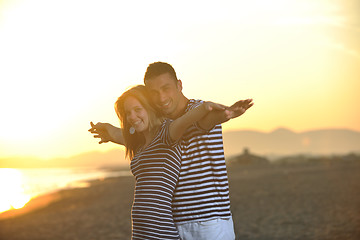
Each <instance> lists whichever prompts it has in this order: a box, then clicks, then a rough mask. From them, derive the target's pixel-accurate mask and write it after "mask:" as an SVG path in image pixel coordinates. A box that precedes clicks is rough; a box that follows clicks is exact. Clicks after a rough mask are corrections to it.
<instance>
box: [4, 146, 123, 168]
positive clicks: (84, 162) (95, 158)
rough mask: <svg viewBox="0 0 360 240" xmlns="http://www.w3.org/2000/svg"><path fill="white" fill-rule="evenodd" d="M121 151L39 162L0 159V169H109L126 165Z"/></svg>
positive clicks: (17, 158) (84, 154)
mask: <svg viewBox="0 0 360 240" xmlns="http://www.w3.org/2000/svg"><path fill="white" fill-rule="evenodd" d="M124 156H125V153H124V150H122V149H118V148H117V149H113V150H110V151H107V152H86V153H82V154H79V155H75V156H72V157H68V158H54V159H48V160H41V159H37V158H29V157H12V158H1V159H0V167H1V168H42V167H59V168H61V167H109V166H121V165H125V166H126V165H128V164H129V162H128V160H125V158H124Z"/></svg>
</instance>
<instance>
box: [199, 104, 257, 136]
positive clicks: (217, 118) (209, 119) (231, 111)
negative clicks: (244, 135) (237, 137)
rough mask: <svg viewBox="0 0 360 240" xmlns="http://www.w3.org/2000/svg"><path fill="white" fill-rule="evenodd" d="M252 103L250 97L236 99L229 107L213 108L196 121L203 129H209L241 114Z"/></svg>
mask: <svg viewBox="0 0 360 240" xmlns="http://www.w3.org/2000/svg"><path fill="white" fill-rule="evenodd" d="M218 105H219V104H218ZM253 105H254V103H253V100H252V99H246V100H240V101H237V102H236V103H234V104H233V105H231V106H230V107H226V108H225V111H224V110H221V109H220V110H218V109H215V108H214V111H211V112H209V113H208V114H207V115H206V116H205V117H204V118H202V119H200V120H199V121H198V125H199V127H200V128H202V129H204V130H210V129H212V128H213V127H214V126H215V125H217V124H221V123H224V122H227V121H229V120H230V119H233V118H237V117H239V116H241V115H242V114H244V113H245V112H246V111H247V110H248V109H249V108H250V107H252V106H253Z"/></svg>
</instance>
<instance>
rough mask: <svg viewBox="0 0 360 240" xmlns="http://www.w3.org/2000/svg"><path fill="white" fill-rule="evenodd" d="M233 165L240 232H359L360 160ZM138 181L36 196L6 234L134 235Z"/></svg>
mask: <svg viewBox="0 0 360 240" xmlns="http://www.w3.org/2000/svg"><path fill="white" fill-rule="evenodd" d="M228 168H229V181H230V196H231V207H232V213H233V218H234V224H235V231H236V239H242V240H250V239H254V240H265V239H266V240H268V239H276V240H282V239H284V240H285V239H286V240H289V239H299V240H300V239H301V240H305V239H314V240H315V239H316V240H325V239H326V240H331V239H341V240H346V239H351V240H355V239H360V163H354V162H353V163H346V164H345V163H342V164H331V165H329V164H298V165H261V166H239V165H238V166H234V165H231V166H229V167H228ZM133 188H134V180H133V177H117V178H110V179H105V180H103V181H94V182H92V183H91V186H90V187H88V188H80V189H72V190H64V191H60V192H57V193H54V194H49V195H47V196H43V197H40V198H37V199H34V200H33V201H32V202H30V203H29V204H28V205H27V206H26V207H25V208H24V209H22V210H20V211H12V212H8V213H6V214H0V239H1V240H17V239H19V240H20V239H24V240H25V239H26V240H41V239H48V240H57V239H59V240H60V239H62V240H66V239H72V240H75V239H79V240H85V239H86V240H91V239H99V240H101V239H110V240H111V239H130V233H131V220H130V208H131V204H132V198H133Z"/></svg>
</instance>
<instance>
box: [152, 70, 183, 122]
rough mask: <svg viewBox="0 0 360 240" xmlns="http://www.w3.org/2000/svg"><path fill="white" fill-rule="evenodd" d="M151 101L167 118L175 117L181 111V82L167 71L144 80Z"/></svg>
mask: <svg viewBox="0 0 360 240" xmlns="http://www.w3.org/2000/svg"><path fill="white" fill-rule="evenodd" d="M145 85H146V88H147V89H148V91H149V94H150V97H151V100H152V102H153V103H154V104H155V105H156V107H157V108H158V109H159V110H160V111H161V112H162V113H163V114H164V115H165V116H166V117H169V118H174V117H176V115H177V113H178V112H179V111H181V109H179V108H180V104H179V103H180V99H181V90H182V84H181V81H180V80H177V79H174V78H173V77H172V76H171V75H170V74H169V73H164V74H161V75H159V76H157V77H153V78H151V79H148V80H146V81H145Z"/></svg>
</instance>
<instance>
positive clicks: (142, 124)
mask: <svg viewBox="0 0 360 240" xmlns="http://www.w3.org/2000/svg"><path fill="white" fill-rule="evenodd" d="M124 110H125V114H126V121H128V123H130V126H132V127H134V128H135V130H136V132H138V133H141V132H143V133H144V132H146V131H149V114H148V112H147V111H146V110H145V108H144V107H143V106H142V105H141V103H140V102H139V100H137V99H136V98H134V97H132V96H129V97H127V98H126V99H125V101H124Z"/></svg>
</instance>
